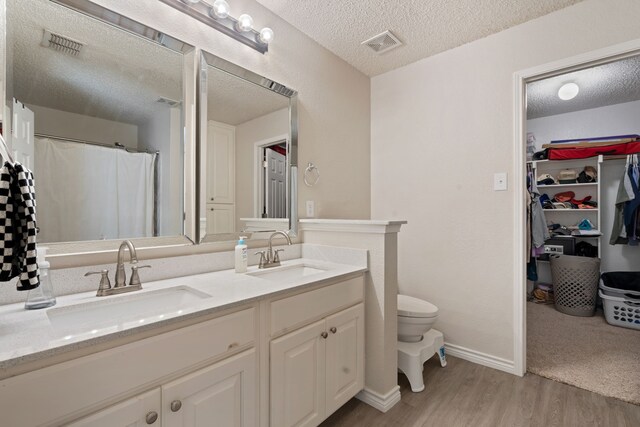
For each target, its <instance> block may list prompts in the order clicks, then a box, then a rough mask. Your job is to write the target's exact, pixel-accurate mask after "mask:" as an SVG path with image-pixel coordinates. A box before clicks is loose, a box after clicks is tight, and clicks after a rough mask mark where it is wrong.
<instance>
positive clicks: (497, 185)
mask: <svg viewBox="0 0 640 427" xmlns="http://www.w3.org/2000/svg"><path fill="white" fill-rule="evenodd" d="M493 190H494V191H506V190H507V173H506V172H496V173H495V174H493Z"/></svg>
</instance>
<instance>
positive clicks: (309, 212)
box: [307, 200, 316, 218]
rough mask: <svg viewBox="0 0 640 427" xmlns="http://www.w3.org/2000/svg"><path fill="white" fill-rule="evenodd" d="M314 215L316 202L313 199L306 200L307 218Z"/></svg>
mask: <svg viewBox="0 0 640 427" xmlns="http://www.w3.org/2000/svg"><path fill="white" fill-rule="evenodd" d="M315 215H316V204H315V202H314V201H313V200H307V218H313V217H314V216H315Z"/></svg>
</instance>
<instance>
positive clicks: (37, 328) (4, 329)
mask: <svg viewBox="0 0 640 427" xmlns="http://www.w3.org/2000/svg"><path fill="white" fill-rule="evenodd" d="M300 264H305V265H311V266H317V267H319V268H321V269H323V270H326V271H323V272H319V273H315V274H313V275H310V276H304V277H301V278H296V279H285V280H281V281H277V282H276V281H272V280H266V279H263V278H260V277H258V276H251V275H248V274H238V273H235V271H234V270H224V271H216V272H212V273H205V274H198V275H193V276H185V277H180V278H174V279H167V280H158V281H155V282H148V283H143V288H144V289H142V290H140V291H135V292H130V293H126V294H121V295H113V296H108V297H96V296H95V291H92V292H84V293H79V294H73V295H66V296H62V297H58V298H57V304H56V305H55V306H54V307H50V308H47V309H42V310H25V309H24V304H23V303H17V304H10V305H5V306H0V372H2V371H3V370H6V369H8V368H11V367H15V366H17V365H19V364H22V363H27V362H34V361H38V360H41V359H46V358H47V357H50V356H53V355H58V354H64V353H67V352H72V351H74V350H78V349H82V348H85V347H89V346H92V345H96V344H99V343H105V342H109V341H111V340H116V339H118V338H121V337H125V336H128V335H132V334H136V333H140V332H143V331H148V330H151V329H154V328H160V327H163V326H167V325H170V324H171V323H175V322H179V321H183V320H189V319H193V318H196V317H199V316H204V315H208V314H212V313H215V312H218V311H222V310H225V309H229V308H232V307H234V306H240V305H243V304H248V303H251V302H254V301H257V300H260V299H264V298H268V297H273V296H277V295H278V294H282V293H285V292H288V291H292V290H295V289H300V288H304V287H307V286H312V285H314V284H316V283H318V282H321V281H325V280H329V279H335V278H340V277H344V276H348V275H352V274H354V273H360V272H364V271H366V270H367V268H366V266H364V265H348V264H337V263H334V262H329V261H326V260H318V259H307V258H299V259H294V260H290V261H283V262H282V266H293V265H300ZM280 268H282V267H280ZM257 271H258V268H257V267H255V266H253V267H249V269H248V272H247V273H253V272H257ZM263 271H268V270H266V269H265V270H263ZM176 286H186V287H189V288H192V289H194V290H195V291H199V292H202V293H204V294H208V295H210V296H205V298H202V299H199V300H198V301H196V302H192V303H189V304H188V305H186V306H185V305H183V306H180V307H179V308H180V310H177V311H175V310H174V311H172V312H169V313H167V314H163V315H162V317H160V316H151V317H150V318H148V319H140V321H135V322H131V321H129V322H126V323H121V324H119V325H118V326H117V327H111V328H103V329H93V330H91V331H81V332H79V333H75V334H74V333H66V332H61V330H60V328H58V329H57V330H56V328H54V326H53V325H52V323H51V322H50V320H49V316H48V314H47V312H48V311H50V310H56V309H57V312H60V311H61V310H60V308H61V307H69V308H71V307H73V306H75V305H77V304H83V303H88V302H105V303H109V302H117V301H118V299H120V298H129V299H130V298H131V297H132V296H134V295H135V296H136V298H137V296H143V295H144V294H145V293H149V292H157V291H158V290H162V289H167V288H173V287H176ZM2 377H4V375H0V378H2Z"/></svg>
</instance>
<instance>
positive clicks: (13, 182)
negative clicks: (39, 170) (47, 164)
mask: <svg viewBox="0 0 640 427" xmlns="http://www.w3.org/2000/svg"><path fill="white" fill-rule="evenodd" d="M36 234H37V228H36V199H35V189H34V183H33V173H31V171H30V170H28V169H27V168H25V167H24V166H22V165H21V164H20V163H18V162H15V163H13V164H12V163H10V162H5V163H4V165H3V166H2V167H1V168H0V250H1V251H2V254H3V256H2V265H1V267H0V281H2V282H6V281H9V280H11V279H13V278H14V277H18V276H19V280H18V282H17V289H18V290H19V291H25V290H29V289H33V288H36V287H38V286H39V285H40V280H39V275H38V273H39V272H38V263H37V257H36Z"/></svg>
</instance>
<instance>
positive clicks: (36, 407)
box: [0, 307, 257, 427]
mask: <svg viewBox="0 0 640 427" xmlns="http://www.w3.org/2000/svg"><path fill="white" fill-rule="evenodd" d="M256 311H257V308H256V307H249V308H245V309H238V310H237V311H235V312H233V313H230V314H225V315H220V316H219V317H216V318H213V319H211V318H209V319H206V318H205V319H203V320H202V321H200V322H199V323H195V324H191V325H189V326H185V327H180V328H178V329H174V330H172V331H168V332H164V333H159V334H156V335H154V336H150V337H147V338H144V339H140V340H137V341H133V342H130V343H128V344H124V345H119V346H116V347H113V348H111V349H108V350H104V351H100V352H97V353H94V354H90V355H87V356H83V357H79V358H76V359H72V360H68V361H66V362H63V363H59V364H56V365H52V366H49V367H46V368H42V369H38V370H34V371H31V372H28V373H25V374H22V375H18V376H15V377H11V378H7V379H5V380H2V381H0V425H3V426H4V425H7V426H40V425H67V424H68V423H69V422H70V421H74V422H76V425H77V426H83V427H89V426H91V427H94V426H105V425H106V426H110V427H111V426H118V425H134V426H137V425H149V421H148V420H147V415H148V414H149V413H150V412H156V413H157V414H158V420H156V421H155V422H153V423H151V424H150V425H156V426H161V425H172V426H173V425H185V426H192V425H193V426H195V425H198V424H196V423H195V422H194V423H190V422H185V420H187V421H188V420H190V418H188V416H187V417H186V418H185V417H183V414H185V413H191V414H193V413H195V414H197V415H199V413H200V410H201V408H200V407H198V404H197V403H194V402H197V401H198V400H199V399H202V398H203V396H204V398H205V399H207V400H208V404H210V405H213V406H216V407H219V408H227V412H225V413H224V416H225V417H226V418H225V419H233V417H236V419H238V418H239V419H242V423H240V424H238V423H230V424H219V425H221V426H226V425H229V426H253V425H256V424H257V419H256V416H255V415H254V414H256V411H257V409H256V398H255V393H256V386H255V384H256V381H257V378H256V375H257V369H256V364H257V362H256V353H255V351H256V350H255V342H256V335H257V332H256V318H257V316H256ZM234 381H236V382H237V383H236V384H233V383H234ZM230 384H232V387H233V388H234V389H233V391H229V390H225V388H229V387H231V385H230ZM236 393H240V396H236ZM25 396H26V398H25ZM230 396H234V398H236V399H242V402H243V405H242V407H240V408H239V409H234V408H231V407H230V401H229V398H230ZM176 399H178V400H181V403H182V405H183V408H182V409H181V410H180V411H177V414H178V417H174V416H173V415H174V414H173V412H172V411H171V403H172V402H173V401H174V400H176ZM245 399H246V400H245ZM174 408H175V405H174ZM92 411H96V412H93V413H92ZM229 411H231V412H229ZM238 411H240V412H238ZM88 414H89V415H88ZM219 416H220V414H219V415H218V416H217V417H219ZM217 417H216V418H215V419H218V418H217ZM152 418H153V417H152ZM76 420H77V421H76ZM111 420H122V421H123V422H122V423H120V422H112V421H111ZM169 421H170V422H171V424H167V422H169ZM71 425H74V424H71Z"/></svg>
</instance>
